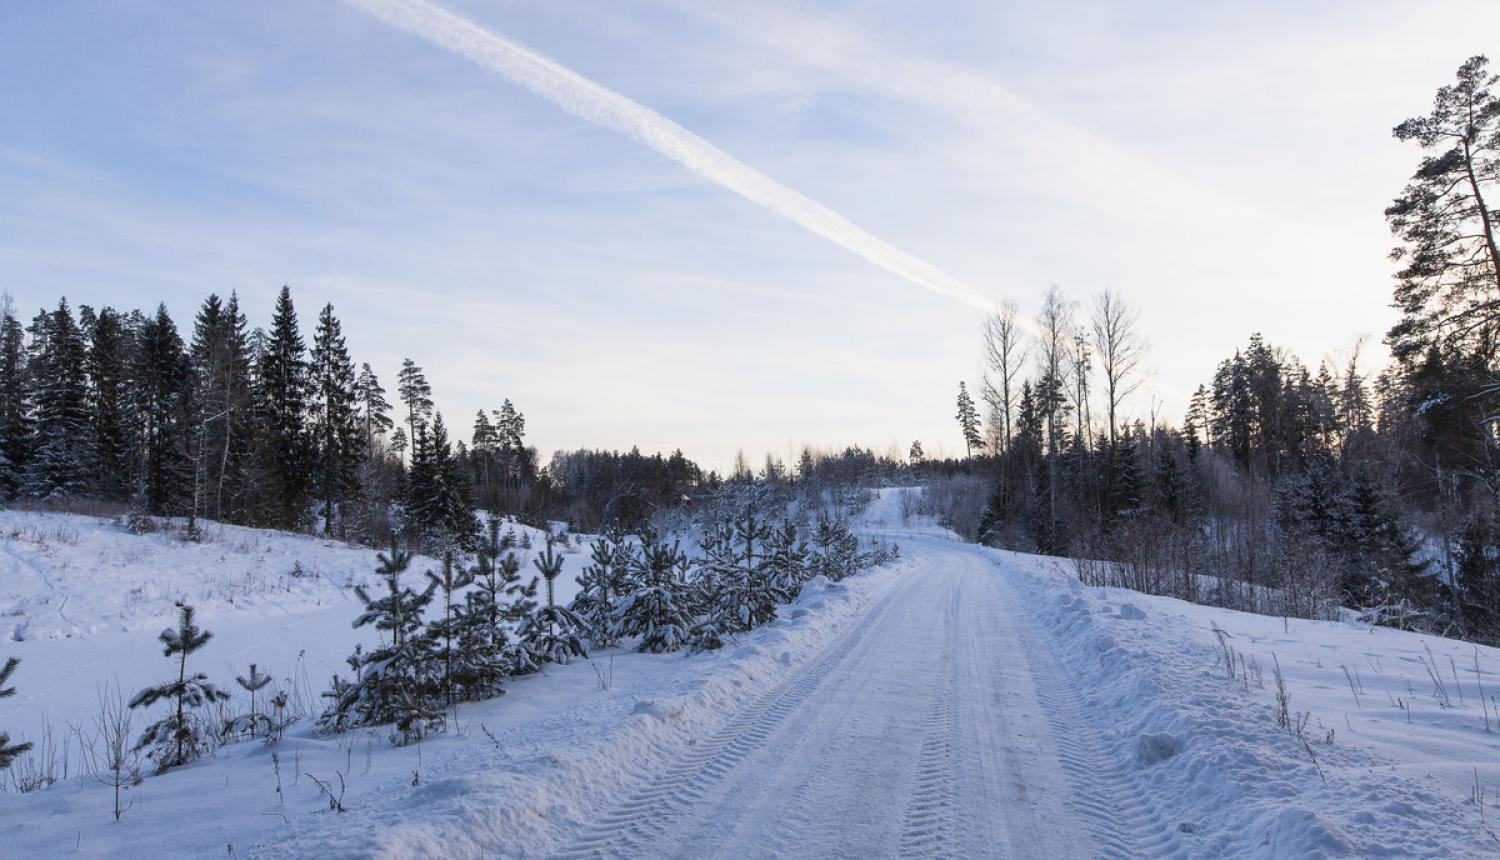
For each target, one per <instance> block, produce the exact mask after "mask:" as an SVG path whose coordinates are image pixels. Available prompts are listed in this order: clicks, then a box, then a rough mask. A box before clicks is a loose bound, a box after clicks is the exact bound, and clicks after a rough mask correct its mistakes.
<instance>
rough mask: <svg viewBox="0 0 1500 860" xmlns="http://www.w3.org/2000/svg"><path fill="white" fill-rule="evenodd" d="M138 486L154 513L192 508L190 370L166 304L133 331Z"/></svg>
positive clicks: (191, 376) (134, 416)
mask: <svg viewBox="0 0 1500 860" xmlns="http://www.w3.org/2000/svg"><path fill="white" fill-rule="evenodd" d="M131 376H132V384H131V399H132V417H133V419H134V421H135V428H136V437H135V446H134V448H135V461H136V487H135V492H136V493H137V494H138V496H139V502H140V504H141V505H143V506H144V508H145V509H146V510H147V511H148V512H150V513H154V514H162V515H174V514H178V513H183V512H186V511H189V510H191V509H192V508H191V503H192V492H193V469H192V463H193V459H192V456H193V449H192V442H193V441H194V440H193V439H192V431H193V429H194V428H193V427H192V426H191V424H190V422H191V417H192V416H191V409H192V403H193V374H192V366H191V364H190V363H189V359H188V356H187V353H186V351H185V349H184V347H183V344H182V338H181V337H179V336H178V334H177V326H176V324H175V323H173V322H172V318H171V316H169V315H168V314H167V307H166V305H160V306H158V307H157V309H156V314H155V316H153V317H151V318H149V319H147V320H146V321H145V322H144V323H143V324H142V325H141V328H140V330H139V332H138V333H137V335H136V351H135V361H134V367H133V370H132V374H131Z"/></svg>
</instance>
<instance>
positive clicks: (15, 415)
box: [0, 296, 32, 499]
mask: <svg viewBox="0 0 1500 860" xmlns="http://www.w3.org/2000/svg"><path fill="white" fill-rule="evenodd" d="M26 358H27V356H26V331H25V329H24V328H23V327H22V326H21V323H20V321H19V320H17V319H16V318H15V316H14V315H13V314H12V313H11V306H10V297H9V296H5V300H4V316H3V318H0V499H11V498H14V497H15V496H16V494H17V493H18V492H20V489H21V481H22V478H23V475H24V469H25V468H26V463H27V461H28V460H29V459H30V456H31V448H32V422H31V397H30V386H29V385H28V381H27V380H28V375H27V368H26Z"/></svg>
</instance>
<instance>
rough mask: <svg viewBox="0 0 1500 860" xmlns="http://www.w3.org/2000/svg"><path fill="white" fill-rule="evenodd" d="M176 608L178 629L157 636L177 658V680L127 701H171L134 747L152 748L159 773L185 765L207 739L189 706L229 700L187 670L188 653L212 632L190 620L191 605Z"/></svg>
mask: <svg viewBox="0 0 1500 860" xmlns="http://www.w3.org/2000/svg"><path fill="white" fill-rule="evenodd" d="M177 611H178V619H177V629H176V630H173V629H172V628H170V627H168V628H167V629H165V630H163V631H162V632H161V635H160V636H159V637H157V638H159V639H160V640H161V642H162V645H164V646H165V649H164V652H163V653H164V654H165V656H167V657H173V656H176V657H177V680H176V681H166V682H164V683H161V684H158V685H156V686H154V687H147V688H145V689H144V690H141V691H140V692H139V693H136V694H135V696H134V698H132V699H131V700H130V707H132V708H149V707H151V706H152V705H154V704H156V703H157V702H159V701H162V700H167V701H170V702H172V704H173V708H174V710H173V712H172V713H171V714H169V715H167V716H166V717H163V718H162V719H160V720H157V721H156V722H154V723H152V724H151V725H149V726H147V727H146V731H145V732H144V733H142V734H141V739H140V740H139V741H137V742H136V745H135V748H136V749H137V750H140V749H145V748H147V747H150V748H151V752H150V753H149V754H148V755H149V756H150V757H151V758H152V759H154V760H155V761H156V769H157V772H158V773H159V772H161V771H165V770H168V769H170V768H174V767H177V766H179V765H183V764H187V763H188V762H190V761H192V760H194V759H196V758H198V757H199V756H200V755H202V754H203V752H204V744H205V741H206V738H204V736H203V732H202V729H201V728H200V727H199V726H198V724H197V723H196V722H195V721H194V720H193V719H192V715H191V714H189V713H188V708H201V707H203V706H204V705H207V704H211V703H213V702H227V701H229V694H228V693H226V692H224V691H223V690H220V689H219V688H218V687H216V686H214V685H213V684H211V683H209V680H208V676H207V675H205V674H203V673H202V672H195V673H193V674H192V675H189V674H188V673H187V658H188V655H189V654H192V653H193V652H195V651H197V650H198V649H199V648H202V647H203V646H204V645H206V644H208V640H210V639H212V638H213V634H212V633H209V632H208V631H207V630H200V629H198V626H197V625H196V624H195V623H193V607H191V606H187V605H186V604H181V603H179V604H177Z"/></svg>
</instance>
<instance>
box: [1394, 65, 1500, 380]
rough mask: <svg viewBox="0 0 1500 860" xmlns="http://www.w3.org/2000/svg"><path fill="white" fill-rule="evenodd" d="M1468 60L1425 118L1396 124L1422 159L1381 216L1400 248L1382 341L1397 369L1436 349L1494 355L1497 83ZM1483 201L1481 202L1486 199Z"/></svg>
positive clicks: (1499, 145) (1499, 285) (1499, 260)
mask: <svg viewBox="0 0 1500 860" xmlns="http://www.w3.org/2000/svg"><path fill="white" fill-rule="evenodd" d="M1487 65H1488V60H1486V59H1485V58H1484V57H1482V56H1476V57H1471V58H1469V59H1468V60H1467V61H1465V62H1464V64H1463V65H1461V66H1459V69H1458V74H1457V78H1456V80H1455V81H1454V83H1452V84H1450V85H1448V86H1445V87H1442V88H1440V89H1439V90H1438V91H1437V97H1436V98H1435V99H1434V101H1433V107H1432V112H1431V113H1430V114H1428V115H1427V116H1420V117H1414V118H1412V119H1408V120H1406V121H1405V122H1403V123H1401V124H1400V125H1398V126H1396V128H1395V130H1394V134H1395V136H1396V139H1397V140H1403V141H1416V142H1417V144H1418V145H1420V146H1421V147H1422V149H1424V150H1427V151H1429V152H1431V151H1434V150H1435V151H1436V154H1434V155H1428V156H1425V157H1423V159H1422V162H1421V164H1420V165H1419V166H1418V167H1417V171H1416V173H1414V174H1413V175H1412V178H1411V181H1410V182H1409V183H1408V184H1407V186H1406V188H1405V189H1404V190H1403V191H1402V193H1401V196H1400V197H1397V198H1396V200H1395V201H1394V202H1392V203H1391V205H1390V207H1389V208H1387V209H1386V211H1385V216H1386V220H1387V221H1388V222H1389V223H1390V227H1391V232H1392V233H1393V234H1395V236H1396V239H1397V241H1398V242H1400V244H1399V245H1398V246H1397V247H1396V249H1395V250H1394V251H1392V252H1391V257H1392V258H1393V259H1394V260H1396V261H1397V262H1398V263H1400V264H1402V268H1401V270H1400V271H1399V272H1397V274H1396V289H1395V301H1396V306H1397V307H1398V308H1400V310H1401V313H1402V318H1401V321H1400V322H1399V323H1397V324H1396V326H1395V327H1394V328H1392V329H1391V331H1390V334H1389V335H1388V340H1389V342H1390V344H1391V351H1392V352H1393V353H1394V354H1395V356H1396V358H1397V359H1398V360H1399V361H1401V362H1402V363H1403V364H1410V363H1412V362H1414V361H1419V360H1420V359H1421V357H1422V355H1423V354H1424V353H1425V352H1426V351H1427V349H1428V348H1429V347H1431V346H1433V345H1438V346H1441V347H1442V348H1443V351H1444V352H1452V353H1456V354H1468V353H1472V352H1475V351H1479V352H1482V353H1483V355H1484V357H1485V359H1492V358H1493V357H1494V350H1495V341H1496V336H1497V334H1500V331H1497V329H1500V314H1497V313H1496V310H1495V307H1496V299H1497V298H1500V236H1497V233H1500V208H1497V201H1496V198H1500V93H1497V92H1496V89H1495V86H1496V83H1497V82H1500V77H1497V76H1496V75H1492V74H1490V73H1489V72H1488V70H1487V68H1486V67H1487ZM1487 197H1488V199H1487Z"/></svg>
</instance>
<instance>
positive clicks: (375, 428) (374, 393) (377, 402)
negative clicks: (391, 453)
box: [354, 362, 392, 458]
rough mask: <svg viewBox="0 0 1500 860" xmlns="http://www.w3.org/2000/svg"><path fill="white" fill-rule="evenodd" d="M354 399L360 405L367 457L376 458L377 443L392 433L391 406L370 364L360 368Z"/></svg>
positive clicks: (362, 365) (361, 426) (360, 418)
mask: <svg viewBox="0 0 1500 860" xmlns="http://www.w3.org/2000/svg"><path fill="white" fill-rule="evenodd" d="M354 397H355V400H356V401H357V402H358V403H359V424H360V430H361V432H362V433H363V434H364V435H363V438H364V442H365V456H366V457H367V458H368V457H374V456H375V443H376V441H377V440H379V439H380V437H381V436H383V435H384V434H386V433H387V432H389V431H390V429H391V427H392V423H391V404H390V402H389V401H387V400H386V399H385V389H384V388H383V387H381V385H380V378H379V377H377V376H376V375H375V371H373V370H371V369H370V365H369V362H365V363H363V364H361V365H360V366H359V378H358V379H357V380H355V383H354Z"/></svg>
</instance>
